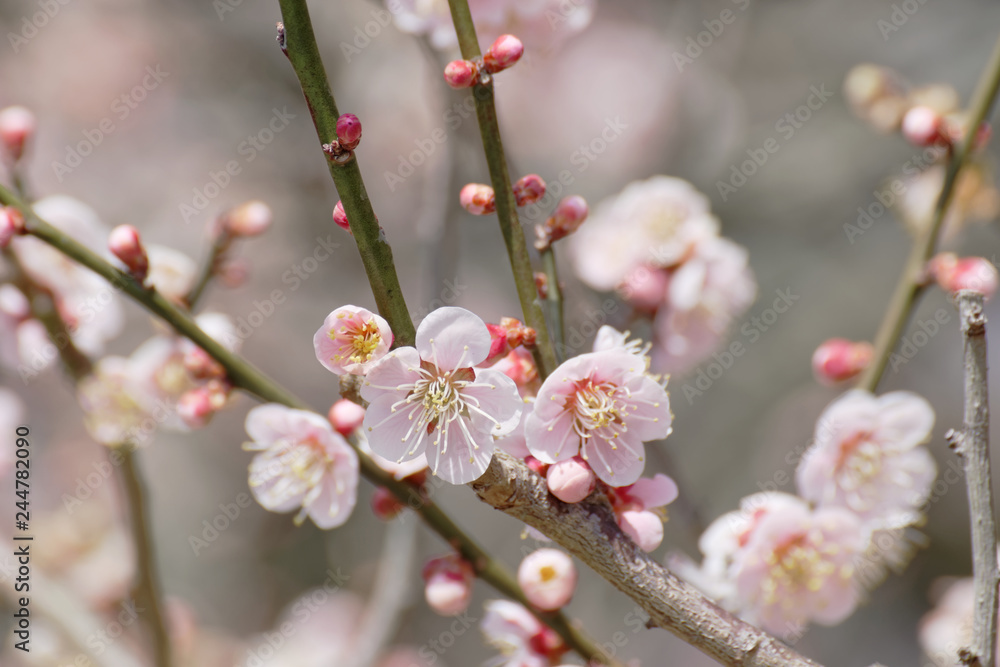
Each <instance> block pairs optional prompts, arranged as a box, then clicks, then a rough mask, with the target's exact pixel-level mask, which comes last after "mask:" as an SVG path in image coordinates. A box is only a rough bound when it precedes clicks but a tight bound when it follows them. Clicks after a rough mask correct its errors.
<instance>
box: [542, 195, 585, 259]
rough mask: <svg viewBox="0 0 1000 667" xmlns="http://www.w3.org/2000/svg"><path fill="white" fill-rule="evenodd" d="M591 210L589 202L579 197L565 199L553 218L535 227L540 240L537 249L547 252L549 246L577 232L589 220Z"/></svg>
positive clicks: (557, 207)
mask: <svg viewBox="0 0 1000 667" xmlns="http://www.w3.org/2000/svg"><path fill="white" fill-rule="evenodd" d="M588 213H589V209H588V208H587V201H586V200H585V199H584V198H583V197H581V196H579V195H571V196H569V197H565V198H563V200H562V201H560V202H559V204H558V205H557V206H556V210H555V212H553V213H552V217H550V218H549V219H548V220H546V221H545V224H541V225H536V226H535V234H536V236H537V237H538V240H536V241H535V247H536V248H538V250H547V249H548V248H549V246H551V245H552V244H553V243H555V242H556V241H558V240H559V239H562V238H565V237H567V236H569V235H570V234H572V233H573V232H575V231H576V230H577V229H579V228H580V225H582V224H583V221H584V220H586V219H587V214H588Z"/></svg>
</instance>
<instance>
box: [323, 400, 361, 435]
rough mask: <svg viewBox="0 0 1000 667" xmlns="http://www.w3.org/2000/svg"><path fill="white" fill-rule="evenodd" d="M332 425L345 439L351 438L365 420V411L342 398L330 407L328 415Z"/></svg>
mask: <svg viewBox="0 0 1000 667" xmlns="http://www.w3.org/2000/svg"><path fill="white" fill-rule="evenodd" d="M327 417H328V418H329V419H330V424H332V425H333V428H334V429H336V430H337V432H338V433H340V434H341V435H342V436H344V437H345V438H348V437H350V436H351V435H352V434H353V433H354V432H355V431H356V430H358V428H360V427H361V423H362V422H363V421H364V420H365V409H364V408H363V407H361V406H360V405H358V404H357V403H355V402H354V401H349V400H347V399H346V398H342V399H340V400H339V401H337V402H336V403H334V404H333V405H332V406H331V407H330V412H329V413H328V414H327Z"/></svg>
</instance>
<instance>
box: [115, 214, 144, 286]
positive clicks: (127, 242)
mask: <svg viewBox="0 0 1000 667" xmlns="http://www.w3.org/2000/svg"><path fill="white" fill-rule="evenodd" d="M108 248H109V249H110V250H111V253H112V254H113V255H114V256H115V257H117V258H118V259H120V260H121V262H122V264H124V265H125V266H126V268H128V272H129V274H131V276H132V277H133V278H135V279H136V280H138V281H139V282H142V281H143V280H145V279H146V275H147V274H148V273H149V257H148V256H147V255H146V248H145V247H143V245H142V239H140V238H139V231H138V230H137V229H136V228H135V227H133V226H132V225H118V226H117V227H115V228H114V229H112V230H111V234H110V235H109V236H108Z"/></svg>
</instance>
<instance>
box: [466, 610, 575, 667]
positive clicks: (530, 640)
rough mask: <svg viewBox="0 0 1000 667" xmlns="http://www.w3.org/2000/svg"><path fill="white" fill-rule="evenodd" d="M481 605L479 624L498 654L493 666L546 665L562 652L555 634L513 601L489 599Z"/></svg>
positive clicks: (563, 649)
mask: <svg viewBox="0 0 1000 667" xmlns="http://www.w3.org/2000/svg"><path fill="white" fill-rule="evenodd" d="M483 606H484V608H485V609H486V614H485V615H484V616H483V620H482V622H481V623H480V628H481V629H482V631H483V635H484V636H485V638H486V642H487V643H489V644H491V645H492V646H495V647H496V648H497V649H499V650H500V653H501V655H502V657H501V658H498V659H497V660H495V661H493V662H491V663H490V664H491V665H492V666H493V667H549V666H550V665H552V664H553V663H554V662H555V661H557V660H558V659H559V657H561V656H562V655H563V654H564V653H566V650H567V649H566V646H565V644H563V642H562V640H561V639H560V638H559V636H558V635H556V634H555V633H554V632H553V631H552V630H550V629H549V628H548V627H546V626H544V625H542V624H541V623H540V622H539V621H538V619H536V618H535V617H534V616H532V614H531V612H529V611H528V610H527V609H525V608H524V607H522V606H521V605H519V604H517V603H516V602H509V601H507V600H489V601H488V602H486V603H485V604H484V605H483Z"/></svg>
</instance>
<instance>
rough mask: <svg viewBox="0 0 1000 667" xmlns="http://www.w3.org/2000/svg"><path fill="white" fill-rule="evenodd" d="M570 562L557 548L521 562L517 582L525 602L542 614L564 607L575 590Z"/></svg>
mask: <svg viewBox="0 0 1000 667" xmlns="http://www.w3.org/2000/svg"><path fill="white" fill-rule="evenodd" d="M576 579H577V575H576V567H575V566H574V565H573V559H572V558H570V557H569V556H567V555H566V554H565V553H563V552H562V551H559V550H558V549H539V550H537V551H534V552H532V553H530V554H528V555H527V556H525V558H524V559H523V560H522V561H521V564H520V565H519V566H518V568H517V583H518V585H520V586H521V590H522V591H524V595H525V597H527V598H528V601H529V602H530V603H531V604H533V605H535V606H536V607H538V608H539V609H541V610H542V611H555V610H557V609H561V608H562V607H564V606H566V605H567V604H568V603H569V601H570V598H572V597H573V592H574V591H575V590H576Z"/></svg>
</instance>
